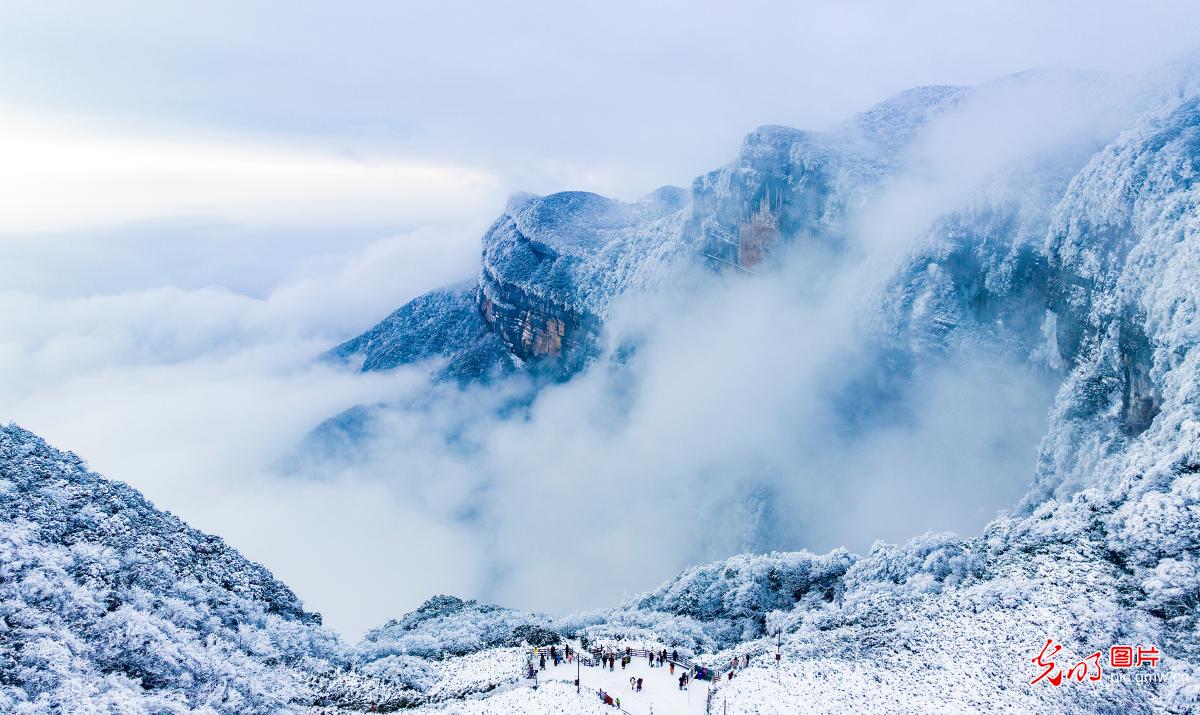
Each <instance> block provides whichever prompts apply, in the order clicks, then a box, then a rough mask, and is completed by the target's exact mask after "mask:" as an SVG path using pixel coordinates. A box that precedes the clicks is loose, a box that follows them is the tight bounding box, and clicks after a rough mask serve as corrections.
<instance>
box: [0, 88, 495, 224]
mask: <svg viewBox="0 0 1200 715" xmlns="http://www.w3.org/2000/svg"><path fill="white" fill-rule="evenodd" d="M0 153H2V154H3V156H4V157H5V161H4V163H3V165H2V166H0V233H18V232H22V233H29V232H44V231H58V230H64V229H78V228H82V227H97V226H109V225H113V224H123V223H132V222H138V221H147V220H153V219H164V218H176V217H180V216H185V217H204V218H219V219H224V220H227V221H232V222H236V223H239V224H242V225H248V226H255V227H259V228H270V227H279V226H292V227H295V226H311V225H313V224H318V225H326V226H328V225H338V226H340V227H342V228H343V229H346V228H350V227H353V226H355V225H361V224H375V225H377V224H381V223H386V222H389V221H397V220H398V219H400V218H401V217H402V220H403V221H405V222H408V223H409V224H413V223H418V224H420V223H429V222H436V221H440V220H444V218H445V217H446V216H447V215H448V214H454V213H456V212H457V213H459V214H466V215H470V216H478V215H480V214H481V213H482V211H483V209H484V206H485V204H486V203H489V202H490V203H491V204H492V205H493V206H494V205H495V204H496V201H497V196H498V193H497V192H498V185H497V180H496V178H495V177H493V176H492V175H490V174H488V173H487V172H486V171H483V170H480V169H475V168H470V167H464V166H459V165H455V164H453V163H449V162H435V161H418V160H406V159H392V158H378V159H376V158H355V157H351V156H339V155H337V154H335V153H333V152H330V151H320V150H318V149H314V148H306V147H289V146H286V145H279V144H278V143H273V142H267V141H261V140H259V141H254V140H250V139H246V138H239V137H193V136H186V135H163V136H155V135H153V134H150V133H141V132H139V133H136V134H135V133H130V132H129V130H128V129H121V130H118V131H113V130H104V129H100V128H97V127H95V126H91V125H90V124H89V123H85V122H71V121H64V120H61V119H55V118H53V117H47V116H44V115H40V116H38V115H35V116H24V117H21V116H19V115H16V114H14V113H13V112H12V111H9V112H7V113H5V115H4V116H3V117H2V118H0Z"/></svg>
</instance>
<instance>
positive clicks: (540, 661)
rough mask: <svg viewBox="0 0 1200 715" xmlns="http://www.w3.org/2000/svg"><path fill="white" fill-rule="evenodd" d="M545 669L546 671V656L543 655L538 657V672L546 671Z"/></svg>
mask: <svg viewBox="0 0 1200 715" xmlns="http://www.w3.org/2000/svg"><path fill="white" fill-rule="evenodd" d="M545 669H546V654H545V653H543V654H542V655H540V656H538V670H545Z"/></svg>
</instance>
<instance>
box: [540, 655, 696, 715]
mask: <svg viewBox="0 0 1200 715" xmlns="http://www.w3.org/2000/svg"><path fill="white" fill-rule="evenodd" d="M682 672H683V669H682V668H678V667H677V668H675V674H674V675H672V674H671V669H670V668H668V667H667V666H665V665H664V666H662V667H657V666H656V667H654V668H651V667H650V666H649V665H648V664H647V662H646V659H645V658H634V659H633V661H632V662H631V663H630V664H629V665H628V666H627V667H625V668H622V667H621V663H620V661H619V660H618V661H617V667H616V668H614V669H613V670H612V672H609V670H608V668H602V667H600V666H594V667H589V666H586V665H585V666H583V667H582V668H581V669H580V676H581V677H580V686H581V688H580V696H579V697H581V698H590V699H592V700H595V701H597V702H599V696H598V695H597V693H596V691H597V690H598V689H600V688H603V689H604V692H606V693H609V694H611V695H612V696H613V697H614V698H620V699H621V709H622V710H625V711H627V712H629V713H630V715H649V714H650V713H651V712H653V713H654V715H703V713H704V704H705V700H706V699H707V698H708V689H709V684H708V682H706V681H702V680H693V681H692V682H691V683H689V684H688V689H687V690H680V689H679V675H680V673H682ZM631 677H633V678H641V679H642V692H640V693H638V692H635V691H634V690H632V689H631V688H630V687H629V678H631ZM538 680H539V681H540V682H543V683H545V682H550V681H565V682H567V683H571V684H573V683H574V682H575V664H574V663H569V664H568V663H565V662H564V663H561V664H559V665H558V666H557V667H555V666H553V665H551V664H550V663H547V664H546V669H545V670H543V671H541V672H540V673H539V674H538ZM612 711H613V712H617V711H616V709H615V708H612Z"/></svg>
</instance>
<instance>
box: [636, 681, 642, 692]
mask: <svg viewBox="0 0 1200 715" xmlns="http://www.w3.org/2000/svg"><path fill="white" fill-rule="evenodd" d="M637 691H638V692H639V693H640V692H642V679H641V678H638V682H637Z"/></svg>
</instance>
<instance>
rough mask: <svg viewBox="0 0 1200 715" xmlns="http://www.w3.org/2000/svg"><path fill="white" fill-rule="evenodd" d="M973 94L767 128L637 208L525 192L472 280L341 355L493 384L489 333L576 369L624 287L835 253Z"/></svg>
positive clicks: (507, 348) (414, 306) (433, 296)
mask: <svg viewBox="0 0 1200 715" xmlns="http://www.w3.org/2000/svg"><path fill="white" fill-rule="evenodd" d="M968 93H969V91H968V90H967V89H965V88H961V87H922V88H918V89H915V90H910V91H908V92H905V93H902V94H900V95H898V96H897V97H895V98H893V99H891V100H888V101H887V102H883V103H881V104H879V105H877V106H876V107H873V108H872V109H870V110H868V111H867V112H864V113H863V114H861V115H859V116H858V117H855V118H854V119H853V120H852V121H850V122H847V123H846V124H844V125H839V126H837V127H834V128H833V129H831V130H830V131H828V132H804V131H799V130H795V129H789V128H786V127H761V128H759V129H757V130H755V131H754V132H752V133H751V134H750V135H748V136H747V137H746V139H745V141H744V142H743V145H742V149H741V151H740V152H739V154H738V157H737V158H736V159H735V160H734V161H733V162H731V163H730V164H729V165H727V166H725V167H723V168H721V169H718V170H716V171H713V172H711V173H709V174H705V175H704V176H701V177H699V178H697V179H696V180H695V182H693V184H692V187H691V190H690V191H687V190H684V189H679V188H676V187H664V188H662V189H659V190H658V191H655V192H654V193H652V194H650V195H649V196H646V197H645V198H643V199H641V200H640V201H638V202H636V203H632V204H626V203H622V202H620V201H615V200H613V199H608V198H605V197H602V196H598V195H596V194H591V193H586V192H563V193H558V194H552V195H550V196H532V195H528V194H521V195H517V196H514V197H513V198H512V199H510V201H509V204H508V206H507V208H506V209H505V212H504V215H502V216H501V217H500V218H499V219H497V221H496V222H495V223H494V224H493V225H492V226H491V227H490V228H489V229H488V230H487V232H486V233H485V234H484V236H483V241H482V243H483V250H482V257H481V267H480V274H479V279H478V281H477V282H476V284H475V286H474V287H473V288H467V287H458V288H450V289H445V290H440V291H434V292H432V293H430V294H428V295H426V296H422V297H421V298H418V299H416V300H414V301H413V302H411V303H409V304H408V305H406V306H404V307H402V308H400V309H399V310H397V311H396V312H395V313H393V314H392V315H391V316H388V318H386V319H384V320H383V321H382V322H380V323H379V324H378V325H376V326H375V327H373V328H371V329H370V330H369V331H367V332H366V333H364V334H363V335H361V336H359V337H357V338H354V339H352V340H350V341H347V342H346V343H343V344H342V345H340V346H338V347H336V348H334V349H333V350H332V351H331V356H333V357H336V358H338V359H343V360H355V359H358V360H361V361H362V362H361V365H362V369H363V370H382V369H389V368H393V367H397V366H399V365H405V364H411V363H415V362H420V361H423V360H429V359H435V358H441V359H444V360H446V361H447V363H448V364H447V366H446V367H445V369H444V370H443V371H442V372H441V373H439V374H440V375H441V376H443V377H451V378H454V379H457V380H460V381H472V380H486V379H490V378H491V377H494V376H495V375H497V374H504V373H506V372H508V371H509V370H510V368H511V366H512V363H511V361H508V362H506V361H505V360H504V359H503V356H502V355H501V354H499V353H497V352H496V351H495V350H494V348H495V346H496V344H497V343H495V342H492V341H491V340H490V338H489V337H488V335H487V333H490V334H491V336H494V337H495V338H496V339H497V340H498V343H499V345H502V346H503V348H504V352H506V353H507V354H508V356H510V357H511V358H515V359H516V360H517V361H518V363H519V364H521V365H525V366H527V367H528V368H531V369H534V370H541V369H548V370H549V371H550V372H551V373H552V374H555V375H557V376H559V377H566V376H569V375H571V374H573V373H575V372H577V371H578V370H579V369H580V368H582V367H583V366H584V365H585V364H587V362H588V361H589V360H590V359H591V358H592V357H594V356H595V354H596V353H597V341H598V338H599V335H600V330H601V327H602V325H603V322H604V319H605V317H606V315H607V312H608V308H609V305H610V304H611V302H612V301H613V300H614V299H616V298H617V297H619V296H621V295H623V294H626V293H629V292H633V291H645V290H651V289H653V288H655V287H657V286H659V285H661V284H663V283H664V282H667V281H669V280H671V279H672V277H673V275H674V274H678V273H679V272H681V270H682V267H683V266H686V265H688V264H708V265H710V266H711V267H713V268H716V269H718V270H722V269H725V268H730V267H733V268H737V269H742V270H746V271H754V270H757V269H758V268H759V267H760V266H762V267H765V266H763V264H766V263H769V262H771V261H772V260H773V259H774V257H776V256H777V255H778V254H779V252H780V251H781V250H782V249H783V248H784V247H785V246H787V245H791V244H796V243H801V244H803V243H805V242H811V243H814V244H817V245H820V246H822V247H824V248H826V249H828V250H837V248H838V247H839V246H840V243H841V241H842V240H843V239H844V231H845V226H844V221H845V219H846V217H847V215H848V214H850V213H852V212H853V211H854V210H856V209H861V208H862V206H863V205H864V204H865V203H866V202H867V201H868V199H869V197H870V196H871V195H872V192H873V191H874V190H875V189H876V188H877V187H878V185H879V183H880V181H881V180H882V179H883V178H885V177H886V176H888V175H889V174H890V173H891V172H894V171H897V170H898V169H900V168H901V167H902V166H903V161H904V151H905V149H906V147H907V146H908V144H909V143H910V142H911V141H912V140H913V138H914V137H915V136H917V134H918V132H919V131H920V129H921V128H922V127H923V126H925V125H926V124H927V123H929V122H930V121H932V120H933V119H934V118H936V117H937V116H939V115H941V114H943V113H945V112H947V111H950V110H951V109H952V108H953V107H954V106H956V105H957V104H958V103H960V102H961V101H963V99H964V97H965V96H967V94H968ZM470 301H473V302H474V305H475V312H476V313H477V315H472V314H471V311H470V310H469V307H468V304H469V302H470ZM480 321H482V322H480ZM436 326H442V329H441V330H440V331H439V330H435V327H436Z"/></svg>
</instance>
